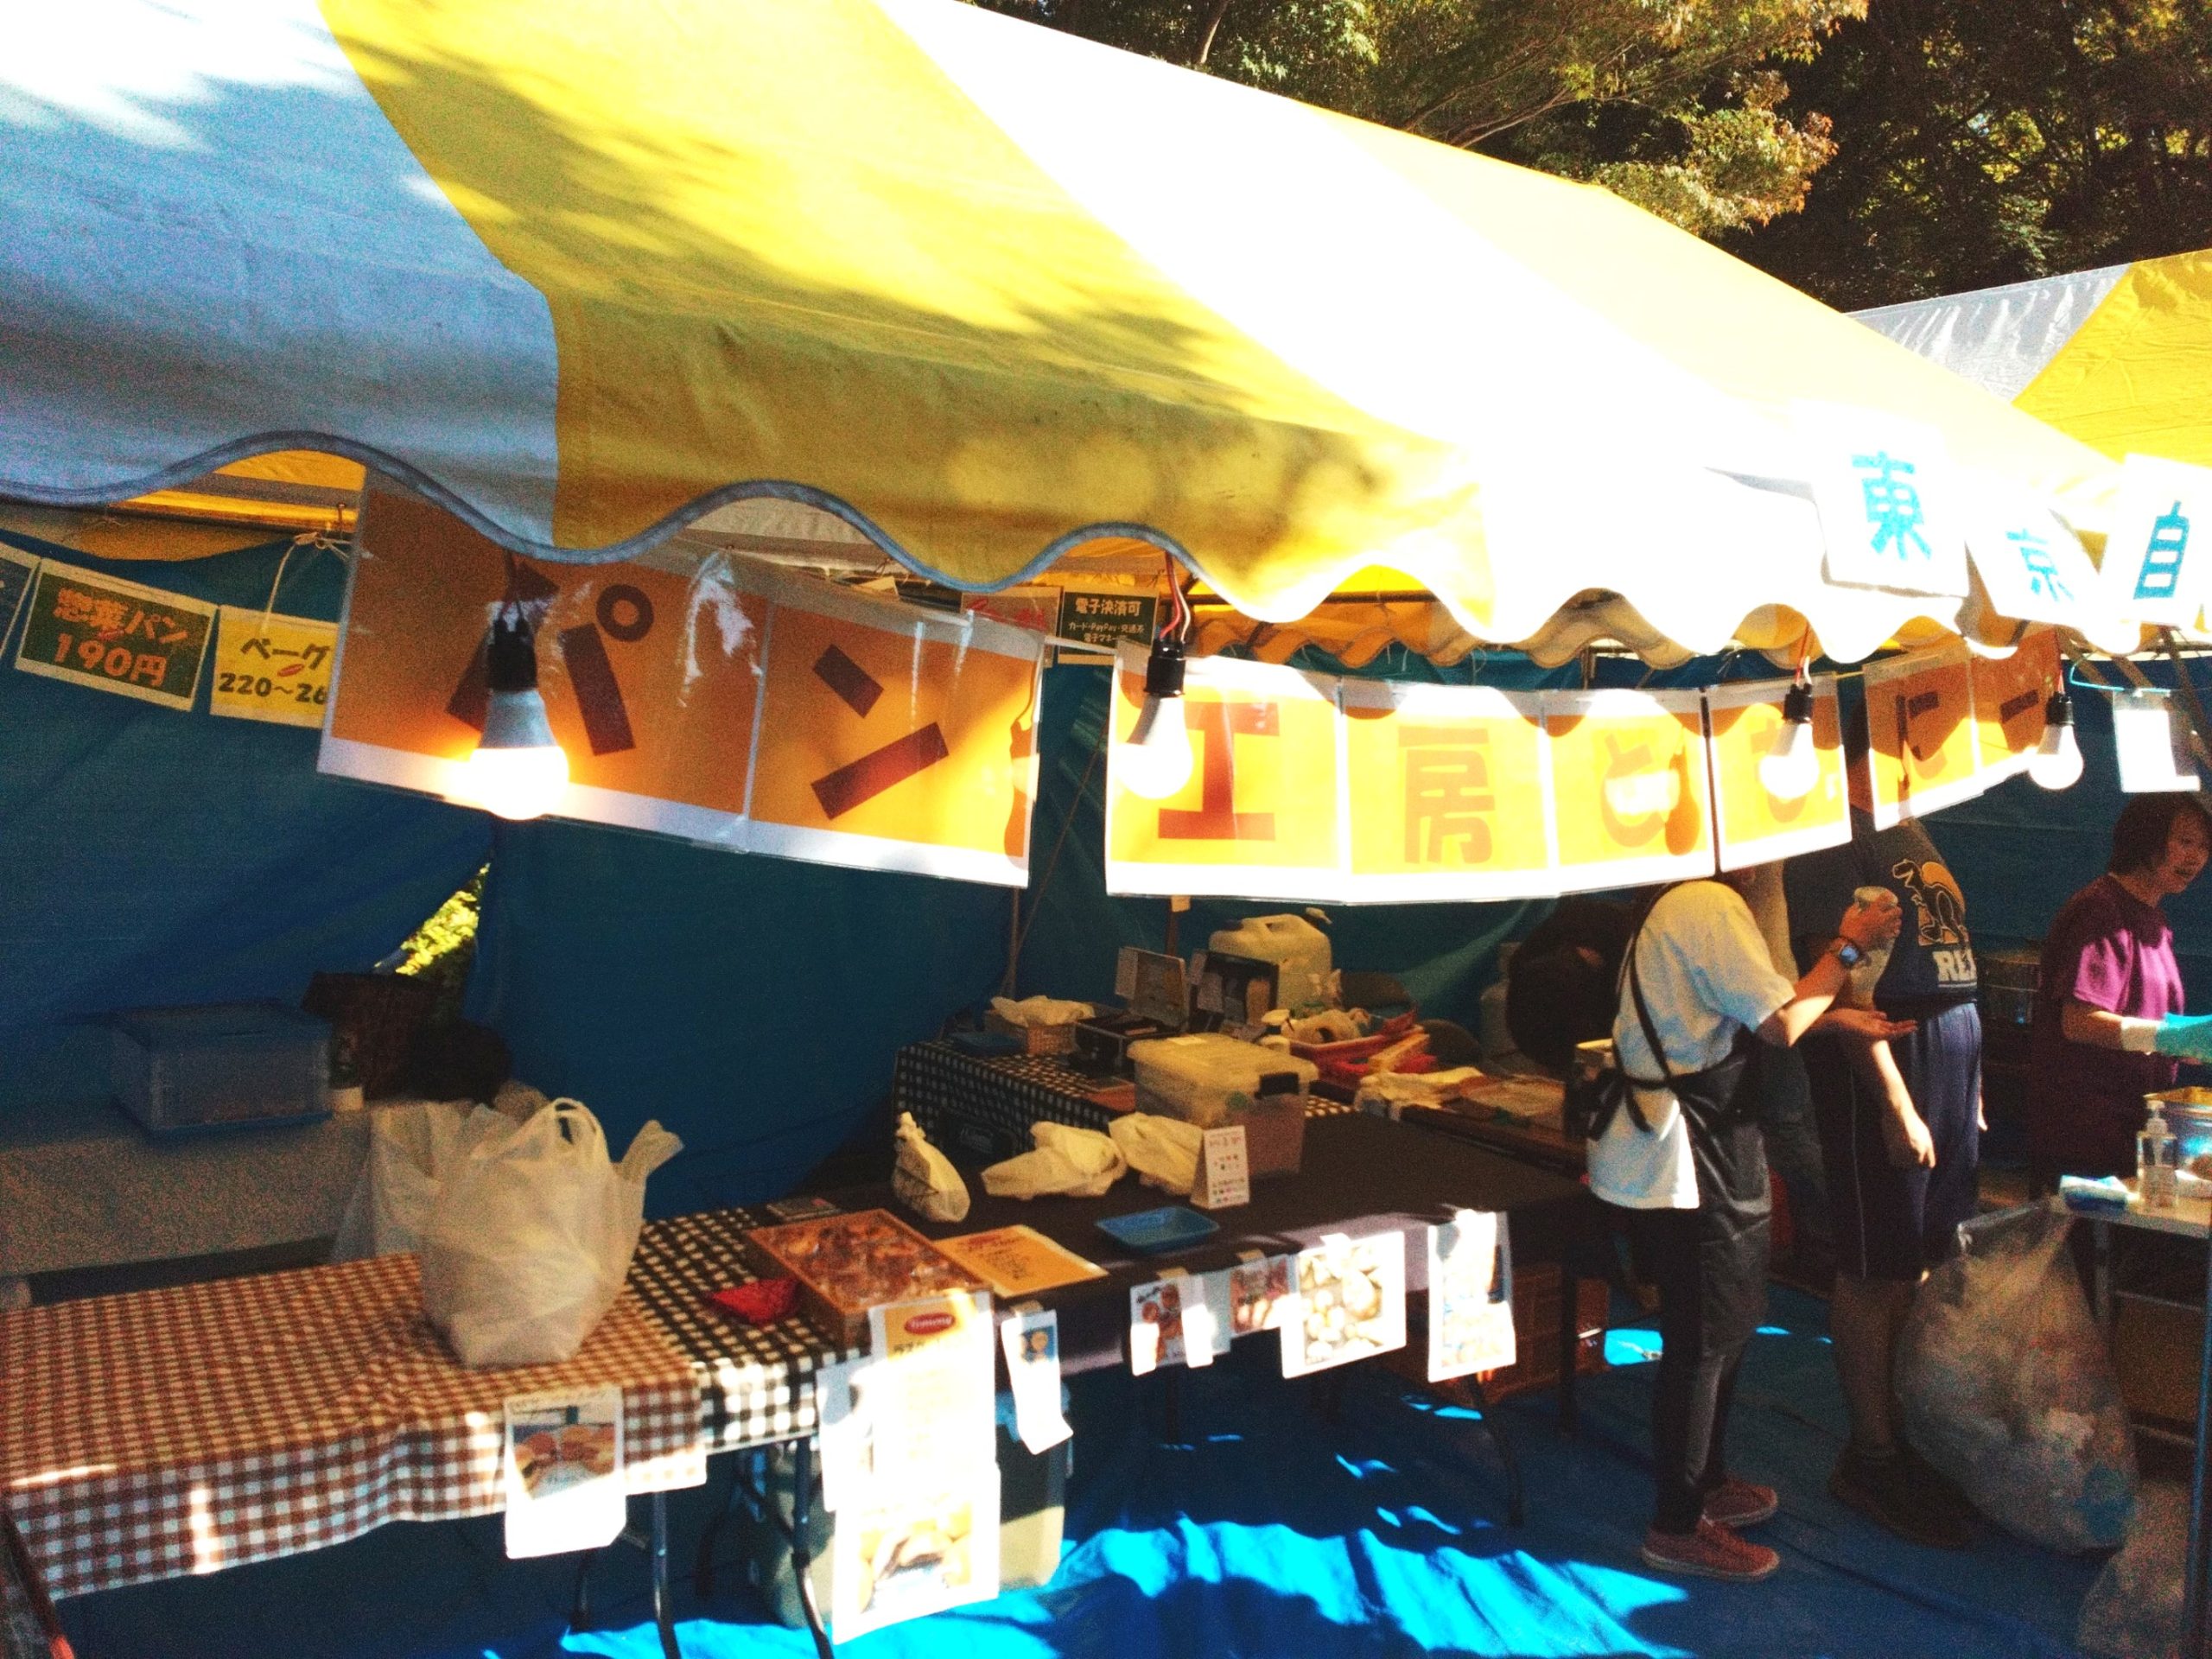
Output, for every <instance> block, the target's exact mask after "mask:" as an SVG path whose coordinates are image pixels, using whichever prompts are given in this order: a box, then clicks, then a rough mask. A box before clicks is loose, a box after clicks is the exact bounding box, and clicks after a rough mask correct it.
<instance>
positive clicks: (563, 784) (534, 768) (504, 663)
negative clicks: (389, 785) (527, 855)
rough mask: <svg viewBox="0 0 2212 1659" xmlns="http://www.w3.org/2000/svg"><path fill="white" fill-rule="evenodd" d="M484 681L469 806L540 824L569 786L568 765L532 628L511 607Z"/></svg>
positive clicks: (498, 627) (496, 635) (470, 764)
mask: <svg viewBox="0 0 2212 1659" xmlns="http://www.w3.org/2000/svg"><path fill="white" fill-rule="evenodd" d="M484 674H485V681H486V685H487V686H488V688H489V690H490V692H491V699H490V702H489V704H488V706H487V707H486V709H485V713H484V731H483V734H482V735H481V736H480V737H479V738H478V739H477V741H476V752H475V753H474V754H472V755H470V756H469V757H468V760H467V766H466V767H465V770H464V777H463V785H462V792H463V798H465V799H467V801H468V802H469V804H472V805H474V806H480V807H482V808H483V809H484V810H486V811H487V812H493V813H496V814H498V815H499V817H503V818H515V819H521V818H535V817H543V815H544V814H545V813H547V812H549V811H550V810H552V809H553V807H554V806H555V805H556V804H557V803H558V802H559V800H560V798H561V795H562V791H564V790H566V789H567V788H568V786H569V757H568V755H567V753H565V752H563V749H562V747H561V746H560V744H559V743H558V742H557V741H555V739H554V736H553V727H552V724H551V722H550V721H548V720H547V719H546V716H545V699H544V698H543V696H540V695H539V694H538V690H537V645H536V644H535V642H534V641H533V639H532V637H531V626H530V622H529V620H528V619H527V618H526V617H524V614H523V611H522V607H521V606H520V605H518V604H516V603H515V602H514V601H506V602H505V603H503V604H502V605H501V606H500V607H499V612H498V613H497V614H496V615H495V616H494V617H493V620H492V632H491V635H490V637H489V639H487V640H486V644H485V649H484Z"/></svg>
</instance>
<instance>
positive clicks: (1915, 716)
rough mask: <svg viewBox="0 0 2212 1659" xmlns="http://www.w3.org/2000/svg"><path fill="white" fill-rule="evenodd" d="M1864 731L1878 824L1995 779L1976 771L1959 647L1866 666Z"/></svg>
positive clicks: (1961, 796)
mask: <svg viewBox="0 0 2212 1659" xmlns="http://www.w3.org/2000/svg"><path fill="white" fill-rule="evenodd" d="M1866 734H1867V740H1868V748H1867V755H1866V760H1867V769H1868V781H1869V782H1870V783H1871V785H1872V791H1873V798H1874V825H1875V828H1877V829H1888V828H1889V827H1890V826H1891V824H1894V823H1897V821H1898V820H1899V819H1901V818H1909V817H1918V816H1919V815H1920V814H1922V813H1923V812H1933V811H1936V810H1938V809H1940V808H1942V807H1946V806H1953V805H1955V804H1958V803H1959V802H1961V801H1964V800H1971V799H1972V798H1974V796H1976V795H1979V794H1980V793H1981V792H1982V791H1983V790H1985V789H1986V788H1987V787H1988V786H1989V785H1990V784H1991V783H1992V782H1993V781H1994V779H1988V778H1985V777H1984V776H1983V775H1982V772H1981V751H1980V743H1979V741H1978V738H1977V734H1976V732H1975V729H1974V686H1973V671H1972V669H1971V668H1970V667H1969V665H1968V661H1967V648H1966V647H1965V646H1964V645H1942V646H1937V647H1935V648H1933V649H1931V650H1928V651H1916V652H1908V653H1907V654H1906V655H1904V656H1902V657H1892V658H1888V659H1887V660H1886V661H1883V662H1876V663H1869V664H1866Z"/></svg>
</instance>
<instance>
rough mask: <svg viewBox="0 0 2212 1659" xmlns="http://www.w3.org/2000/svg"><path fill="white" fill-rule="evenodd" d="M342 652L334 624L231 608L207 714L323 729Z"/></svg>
mask: <svg viewBox="0 0 2212 1659" xmlns="http://www.w3.org/2000/svg"><path fill="white" fill-rule="evenodd" d="M337 654H338V625H337V624H336V623H334V622H317V621H315V620H312V619H310V618H308V617H304V616H277V615H270V614H268V613H264V612H261V611H255V610H246V609H244V608H242V607H238V606H236V605H226V606H224V607H222V612H221V615H220V620H219V626H217V628H216V632H215V683H214V684H213V687H212V688H210V690H209V691H208V693H207V712H208V713H210V714H213V715H227V716H229V717H230V718H231V719H232V720H265V721H271V722H273V723H274V724H277V725H279V726H312V727H315V728H318V729H320V728H321V725H322V711H323V709H324V707H325V705H326V704H327V703H328V702H329V701H330V668H331V662H332V659H333V658H335V657H336V655H337Z"/></svg>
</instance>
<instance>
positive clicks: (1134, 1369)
mask: <svg viewBox="0 0 2212 1659" xmlns="http://www.w3.org/2000/svg"><path fill="white" fill-rule="evenodd" d="M1229 1322H1230V1314H1229V1274H1228V1273H1227V1272H1225V1271H1224V1272H1221V1273H1210V1274H1196V1275H1194V1274H1187V1273H1171V1274H1165V1275H1163V1276H1162V1277H1160V1278H1158V1279H1155V1280H1154V1281H1152V1282H1151V1283H1150V1284H1145V1285H1133V1286H1131V1287H1130V1288H1129V1370H1130V1371H1131V1373H1132V1374H1133V1375H1135V1376H1144V1375H1145V1374H1146V1373H1147V1372H1148V1371H1154V1370H1158V1369H1159V1368H1160V1366H1162V1365H1190V1366H1205V1365H1211V1364H1212V1363H1213V1362H1214V1359H1215V1357H1216V1356H1217V1355H1221V1354H1225V1353H1227V1352H1228V1351H1229V1343H1230V1333H1229Z"/></svg>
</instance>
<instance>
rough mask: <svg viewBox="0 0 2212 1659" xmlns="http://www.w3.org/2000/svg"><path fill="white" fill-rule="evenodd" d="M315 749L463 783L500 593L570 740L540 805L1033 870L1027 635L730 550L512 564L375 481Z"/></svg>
mask: <svg viewBox="0 0 2212 1659" xmlns="http://www.w3.org/2000/svg"><path fill="white" fill-rule="evenodd" d="M358 539H359V556H358V557H357V558H356V560H355V563H354V570H353V586H352V589H351V592H350V594H349V596H348V600H347V610H346V627H345V636H344V641H343V646H342V650H341V653H340V664H339V671H338V677H337V683H336V687H335V689H334V691H333V692H332V694H331V696H332V703H331V714H330V720H329V723H328V726H327V728H326V730H325V732H324V736H323V745H322V758H321V767H322V770H324V771H325V772H336V773H339V774H341V775H343V776H346V777H353V778H364V779H369V780H371V781H372V782H376V783H384V784H396V785H401V786H402V787H404V788H410V789H422V790H428V791H431V792H433V793H436V794H441V795H444V796H446V797H448V798H452V799H457V800H462V801H467V799H468V798H469V797H468V791H467V785H466V781H465V778H464V775H463V773H462V766H463V763H464V762H466V760H467V758H468V756H469V754H470V753H472V752H473V751H474V747H475V745H476V739H477V734H478V733H479V732H480V729H481V728H482V725H483V720H484V713H485V709H486V698H487V696H488V692H487V688H486V683H485V663H484V644H485V638H486V631H487V629H488V627H489V625H490V620H491V618H492V615H493V612H494V611H495V610H497V609H498V608H499V607H500V606H501V605H503V604H513V605H517V606H519V607H521V608H522V611H523V613H524V615H525V616H526V617H528V618H529V619H530V620H531V625H532V626H533V628H534V630H535V632H536V636H537V674H538V690H539V691H540V692H541V693H542V694H543V696H544V699H545V705H546V714H547V717H548V719H549V720H550V722H551V724H552V728H553V734H554V736H555V737H556V739H557V740H559V741H560V744H561V747H563V749H564V750H565V751H566V752H567V753H568V757H569V786H568V789H567V791H566V792H565V794H564V795H563V798H562V799H561V801H560V803H559V804H558V805H556V807H555V809H554V810H555V812H556V814H557V815H558V816H560V817H569V818H578V819H582V820H584V821H586V822H588V823H612V824H620V825H623V826H625V827H626V828H629V829H651V830H658V831H660V832H662V833H664V834H669V835H677V836H684V837H686V838H688V839H690V840H693V841H698V842H708V843H710V844H713V845H716V846H721V847H726V848H728V849H732V850H735V851H747V850H749V851H755V852H763V853H769V854H772V855H778V856H781V857H785V858H802V859H809V860H812V861H817V862H825V863H835V864H848V865H855V866H859V867H861V868H870V869H898V870H912V871H916V872H918V873H921V874H931V875H944V876H952V877H957V878H959V879H962V880H976V881H990V882H996V883H1000V884H1002V885H1019V884H1020V883H1021V882H1023V881H1025V880H1027V872H1028V855H1029V818H1030V811H1031V808H1032V805H1033V797H1034V795H1035V772H1036V755H1035V739H1036V716H1037V696H1038V684H1039V658H1040V655H1041V652H1042V644H1041V638H1040V636H1039V635H1037V634H1034V633H1031V632H1025V631H1024V630H1021V629H1018V628H1010V627H1007V626H1003V625H1001V624H998V623H995V622H990V621H988V620H981V619H976V618H969V617H960V616H952V615H939V614H937V613H928V612H922V611H918V610H915V609H913V608H911V607H905V606H901V605H899V604H897V603H896V602H894V601H887V600H876V599H872V598H868V597H865V596H861V595H857V594H844V593H842V592H839V591H837V590H836V589H833V588H827V587H825V586H823V584H821V583H818V582H808V581H804V580H803V579H800V578H796V577H788V576H784V575H779V574H777V573H775V572H773V571H770V570H766V569H760V568H758V567H754V566H749V565H746V564H742V563H739V562H738V561H736V560H734V559H733V558H731V557H730V556H727V555H721V554H709V555H707V556H704V557H700V556H693V555H689V554H684V553H681V552H673V551H670V552H657V553H653V554H648V555H647V556H645V557H644V558H641V559H637V560H632V561H629V562H627V563H619V564H607V565H594V566H590V567H573V566H570V567H556V568H552V569H540V568H538V567H537V566H535V565H532V564H529V563H524V562H522V561H518V560H513V559H511V558H509V556H507V555H506V554H505V552H503V551H502V550H499V548H498V547H496V546H494V545H493V543H490V542H488V541H486V540H485V539H484V538H482V537H479V536H477V535H476V534H475V533H474V532H473V531H470V530H468V529H467V526H465V525H463V524H461V523H459V522H458V521H457V520H455V519H454V518H451V517H450V516H448V515H447V514H446V513H444V512H440V511H438V510H437V509H436V508H434V507H430V506H428V505H424V504H423V503H421V502H419V501H416V500H415V499H413V498H411V497H406V496H401V495H397V494H394V493H389V492H385V491H381V490H376V491H372V493H371V496H370V499H369V501H368V504H367V506H366V508H365V511H364V512H363V514H362V528H361V531H360V535H359V538H358Z"/></svg>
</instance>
